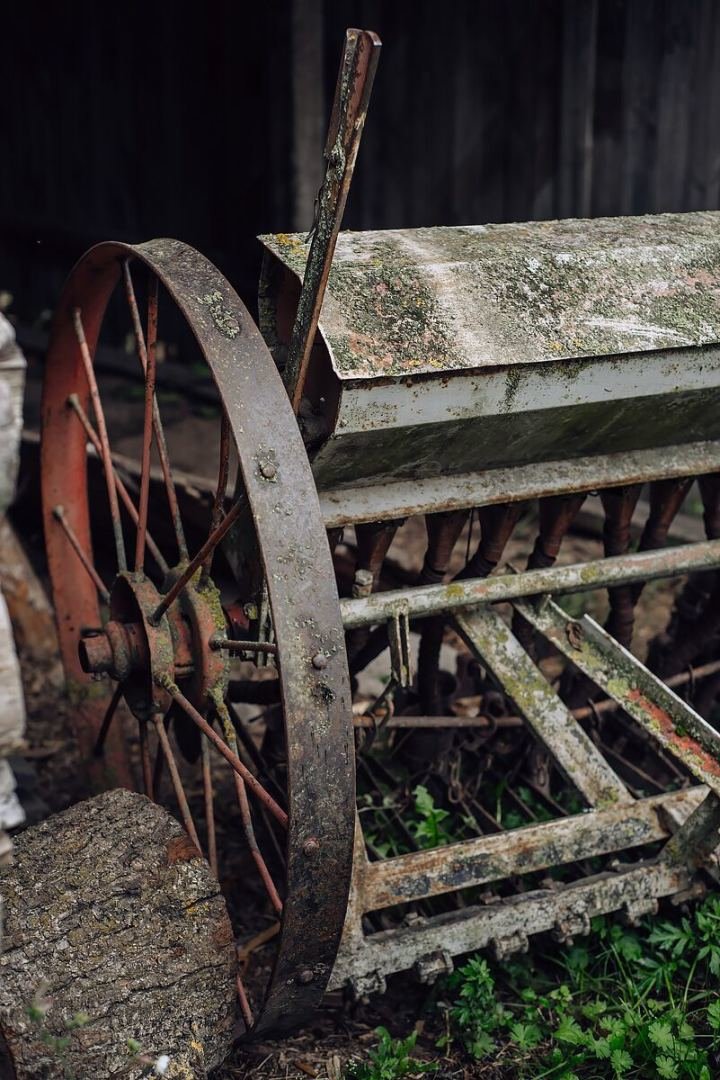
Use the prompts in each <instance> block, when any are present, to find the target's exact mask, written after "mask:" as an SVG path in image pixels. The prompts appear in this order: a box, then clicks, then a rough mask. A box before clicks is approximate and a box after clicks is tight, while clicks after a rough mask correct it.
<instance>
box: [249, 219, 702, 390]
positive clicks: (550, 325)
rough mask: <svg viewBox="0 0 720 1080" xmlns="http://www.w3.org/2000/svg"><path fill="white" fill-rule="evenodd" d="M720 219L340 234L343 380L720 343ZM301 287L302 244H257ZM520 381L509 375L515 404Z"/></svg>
mask: <svg viewBox="0 0 720 1080" xmlns="http://www.w3.org/2000/svg"><path fill="white" fill-rule="evenodd" d="M718 225H720V213H718V212H710V211H703V212H697V213H691V214H662V215H656V216H648V217H640V218H615V219H613V218H599V219H595V220H591V221H550V222H530V223H528V224H508V225H486V226H477V227H466V226H463V227H458V228H432V229H412V230H396V231H386V232H375V233H349V232H347V233H342V234H341V235H340V237H339V240H338V245H337V249H336V254H335V261H334V264H333V268H332V271H331V274H330V281H329V286H328V293H327V296H326V300H325V304H324V307H323V313H322V317H321V325H322V327H323V331H324V333H325V336H326V338H327V340H328V341H329V343H330V347H331V350H332V354H333V360H334V363H335V366H336V368H337V370H338V373H339V374H340V375H341V376H343V377H357V378H368V377H378V376H403V375H408V374H414V373H419V372H432V371H438V370H444V369H460V368H475V367H482V366H488V365H493V366H494V365H498V364H518V363H528V362H537V361H551V360H563V361H575V363H574V364H572V365H570V364H568V367H567V371H566V372H565V375H566V377H568V378H577V377H578V376H579V375H580V374H581V373H582V370H583V364H582V360H583V358H587V357H592V356H597V355H604V356H608V355H614V354H618V355H622V354H627V353H629V352H645V351H651V350H657V349H667V348H678V347H682V346H691V345H701V344H711V343H716V342H718V341H720V239H719V237H720V232H719V231H718ZM262 240H263V242H264V243H265V245H266V246H267V247H268V248H269V249H270V250H271V251H273V252H274V253H275V254H276V255H277V256H278V257H279V258H280V259H281V260H282V262H284V263H285V264H286V265H287V266H288V267H289V268H290V269H291V270H292V271H293V272H294V273H296V274H297V276H298V277H299V278H302V276H303V273H304V269H305V262H306V259H307V251H308V247H307V245H306V243H305V242H304V239H303V238H302V237H301V236H298V235H290V234H280V235H279V236H274V237H273V236H266V237H262ZM513 394H514V384H513V381H512V379H509V380H508V405H510V404H511V402H512V397H513Z"/></svg>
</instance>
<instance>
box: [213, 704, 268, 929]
mask: <svg viewBox="0 0 720 1080" xmlns="http://www.w3.org/2000/svg"><path fill="white" fill-rule="evenodd" d="M216 708H217V712H218V716H219V717H220V722H221V724H222V728H223V732H224V733H225V741H226V742H227V744H228V746H229V747H230V749H231V750H232V752H233V753H234V754H235V755H237V750H238V745H237V739H236V738H235V728H234V726H233V722H232V720H231V719H230V713H229V712H228V710H227V706H226V705H225V702H224V701H219V702H217V703H216ZM234 776H235V790H236V792H237V798H238V806H239V807H240V817H241V819H242V823H243V830H244V832H245V838H246V840H247V842H248V847H249V848H250V854H251V855H252V857H253V860H254V862H255V866H256V867H257V871H258V873H259V874H260V878H261V879H262V883H263V885H264V886H265V891H266V892H267V894H268V896H269V897H270V903H271V904H272V905H273V907H274V908H275V911H276V912H277V913H278V915H280V914H282V909H283V905H282V900H281V899H280V896H279V895H278V891H277V889H276V888H275V883H274V882H273V879H272V877H271V876H270V871H269V870H268V868H267V863H266V862H265V859H264V858H263V855H262V852H261V851H260V848H259V847H258V842H257V839H256V837H255V828H254V826H253V821H252V813H251V811H250V803H249V802H248V797H247V789H246V787H245V781H244V780H243V778H242V777H241V776H238V774H237V773H235V774H234Z"/></svg>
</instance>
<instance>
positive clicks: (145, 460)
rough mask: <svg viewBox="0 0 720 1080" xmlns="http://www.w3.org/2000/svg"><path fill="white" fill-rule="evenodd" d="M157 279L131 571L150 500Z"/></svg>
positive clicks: (139, 553) (138, 562)
mask: <svg viewBox="0 0 720 1080" xmlns="http://www.w3.org/2000/svg"><path fill="white" fill-rule="evenodd" d="M157 323H158V280H157V278H156V277H152V278H151V279H150V286H149V295H148V318H147V363H146V366H145V413H144V417H143V442H142V464H141V472H140V504H139V506H138V523H137V535H136V537H135V572H136V573H140V572H141V571H142V570H143V569H144V567H145V534H146V533H147V519H148V500H149V497H150V449H151V447H152V434H153V405H154V404H155V376H156V372H157V363H156V360H157Z"/></svg>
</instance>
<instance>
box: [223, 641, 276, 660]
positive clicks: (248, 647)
mask: <svg viewBox="0 0 720 1080" xmlns="http://www.w3.org/2000/svg"><path fill="white" fill-rule="evenodd" d="M210 648H211V649H227V650H228V652H258V653H266V654H267V655H268V656H277V651H278V647H277V645H276V644H275V642H274V641H237V640H235V638H226V637H212V638H211V639H210Z"/></svg>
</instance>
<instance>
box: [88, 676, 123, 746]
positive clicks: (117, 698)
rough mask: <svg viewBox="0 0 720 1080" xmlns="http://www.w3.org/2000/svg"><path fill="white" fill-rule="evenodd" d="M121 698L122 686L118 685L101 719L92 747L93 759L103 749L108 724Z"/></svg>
mask: <svg viewBox="0 0 720 1080" xmlns="http://www.w3.org/2000/svg"><path fill="white" fill-rule="evenodd" d="M121 697H122V685H121V684H120V683H118V684H117V686H116V687H115V689H114V691H113V696H112V698H111V699H110V704H109V705H108V707H107V710H106V712H105V715H104V717H103V722H102V724H101V725H100V731H99V732H98V737H97V739H96V741H95V746H94V747H93V754H94V755H95V757H100V756H101V754H102V752H103V750H104V748H105V740H106V739H107V737H108V732H109V730H110V724H111V723H112V718H113V716H114V715H115V710H116V709H117V707H118V705H119V704H120V698H121Z"/></svg>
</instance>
